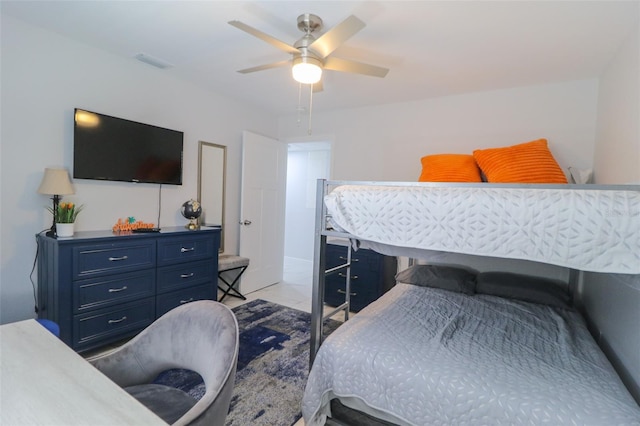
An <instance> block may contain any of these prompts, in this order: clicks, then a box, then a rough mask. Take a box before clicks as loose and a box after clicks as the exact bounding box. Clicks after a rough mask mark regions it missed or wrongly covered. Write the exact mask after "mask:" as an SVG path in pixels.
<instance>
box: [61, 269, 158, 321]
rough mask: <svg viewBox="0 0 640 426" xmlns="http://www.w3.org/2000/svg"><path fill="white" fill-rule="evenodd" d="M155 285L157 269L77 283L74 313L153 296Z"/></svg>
mask: <svg viewBox="0 0 640 426" xmlns="http://www.w3.org/2000/svg"><path fill="white" fill-rule="evenodd" d="M155 283H156V271H155V269H145V270H143V271H137V272H129V273H125V274H116V275H107V276H105V277H98V278H91V279H88V280H82V281H76V282H75V283H74V285H73V307H74V313H82V312H83V311H87V310H89V309H99V308H106V307H108V306H112V305H115V304H118V303H123V302H128V301H130V300H135V299H141V298H144V297H149V296H153V295H154V294H155V287H156V285H155Z"/></svg>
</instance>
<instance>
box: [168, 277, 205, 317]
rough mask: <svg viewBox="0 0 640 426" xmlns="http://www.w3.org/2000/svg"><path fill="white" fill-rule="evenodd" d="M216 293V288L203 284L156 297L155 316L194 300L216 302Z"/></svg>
mask: <svg viewBox="0 0 640 426" xmlns="http://www.w3.org/2000/svg"><path fill="white" fill-rule="evenodd" d="M216 291H217V287H215V286H214V285H213V284H203V285H199V286H196V287H189V288H187V289H184V290H180V291H174V292H171V293H165V294H161V295H159V296H157V297H156V315H157V316H158V317H159V316H161V315H163V314H165V313H167V312H169V311H170V310H171V309H173V308H176V307H178V306H180V305H184V304H185V303H189V302H193V301H196V300H205V299H206V300H216V299H215V294H216Z"/></svg>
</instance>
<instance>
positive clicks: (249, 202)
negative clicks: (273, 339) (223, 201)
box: [240, 131, 287, 294]
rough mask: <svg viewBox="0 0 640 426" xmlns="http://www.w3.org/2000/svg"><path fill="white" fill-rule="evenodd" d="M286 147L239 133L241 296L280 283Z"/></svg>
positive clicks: (271, 140) (280, 143)
mask: <svg viewBox="0 0 640 426" xmlns="http://www.w3.org/2000/svg"><path fill="white" fill-rule="evenodd" d="M286 177H287V145H286V144H285V143H282V142H278V141H277V140H275V139H271V138H267V137H265V136H261V135H257V134H255V133H251V132H247V131H245V132H242V189H241V190H242V195H241V206H240V256H242V257H247V258H249V268H248V269H247V270H246V272H245V273H244V275H243V276H242V282H241V284H240V288H241V291H242V293H245V294H246V293H251V292H252V291H256V290H259V289H261V288H263V287H266V286H268V285H271V284H275V283H277V282H279V281H281V280H282V269H283V264H284V215H285V196H286Z"/></svg>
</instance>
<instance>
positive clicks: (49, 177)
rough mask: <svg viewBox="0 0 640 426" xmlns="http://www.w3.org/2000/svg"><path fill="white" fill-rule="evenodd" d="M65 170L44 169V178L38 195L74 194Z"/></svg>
mask: <svg viewBox="0 0 640 426" xmlns="http://www.w3.org/2000/svg"><path fill="white" fill-rule="evenodd" d="M75 192H76V191H74V190H73V185H71V180H69V172H67V169H54V168H46V169H44V176H43V177H42V182H41V183H40V187H39V188H38V194H45V195H69V194H75Z"/></svg>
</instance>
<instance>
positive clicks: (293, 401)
mask: <svg viewBox="0 0 640 426" xmlns="http://www.w3.org/2000/svg"><path fill="white" fill-rule="evenodd" d="M233 312H234V313H235V314H236V318H237V319H238V325H239V328H240V351H239V355H238V371H237V373H236V384H235V388H234V393H233V397H232V398H231V406H230V408H229V415H228V416H227V421H226V425H227V426H246V425H264V426H275V425H277V426H280V425H292V424H294V423H295V422H296V421H298V420H299V419H300V417H302V414H301V411H300V402H301V401H302V394H303V393H304V387H305V384H306V382H307V375H308V373H309V371H308V370H309V338H310V333H309V329H310V326H311V315H310V314H309V313H307V312H303V311H298V310H296V309H291V308H288V307H286V306H282V305H278V304H276V303H271V302H267V301H265V300H260V299H258V300H254V301H252V302H249V303H246V304H244V305H241V306H238V307H236V308H234V309H233ZM340 324H341V323H340V322H339V321H333V320H328V321H326V322H325V326H324V330H325V334H329V333H331V332H332V331H333V330H335V329H336V328H338V326H339V325H340ZM156 383H161V384H165V385H168V386H174V387H177V388H179V389H182V390H184V391H185V392H187V393H189V394H190V395H191V396H193V397H195V398H200V397H202V395H203V394H204V384H203V383H202V379H201V378H200V376H199V375H198V374H196V373H193V372H189V371H186V370H170V371H167V372H165V373H162V374H161V375H160V376H159V377H158V378H157V379H156Z"/></svg>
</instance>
